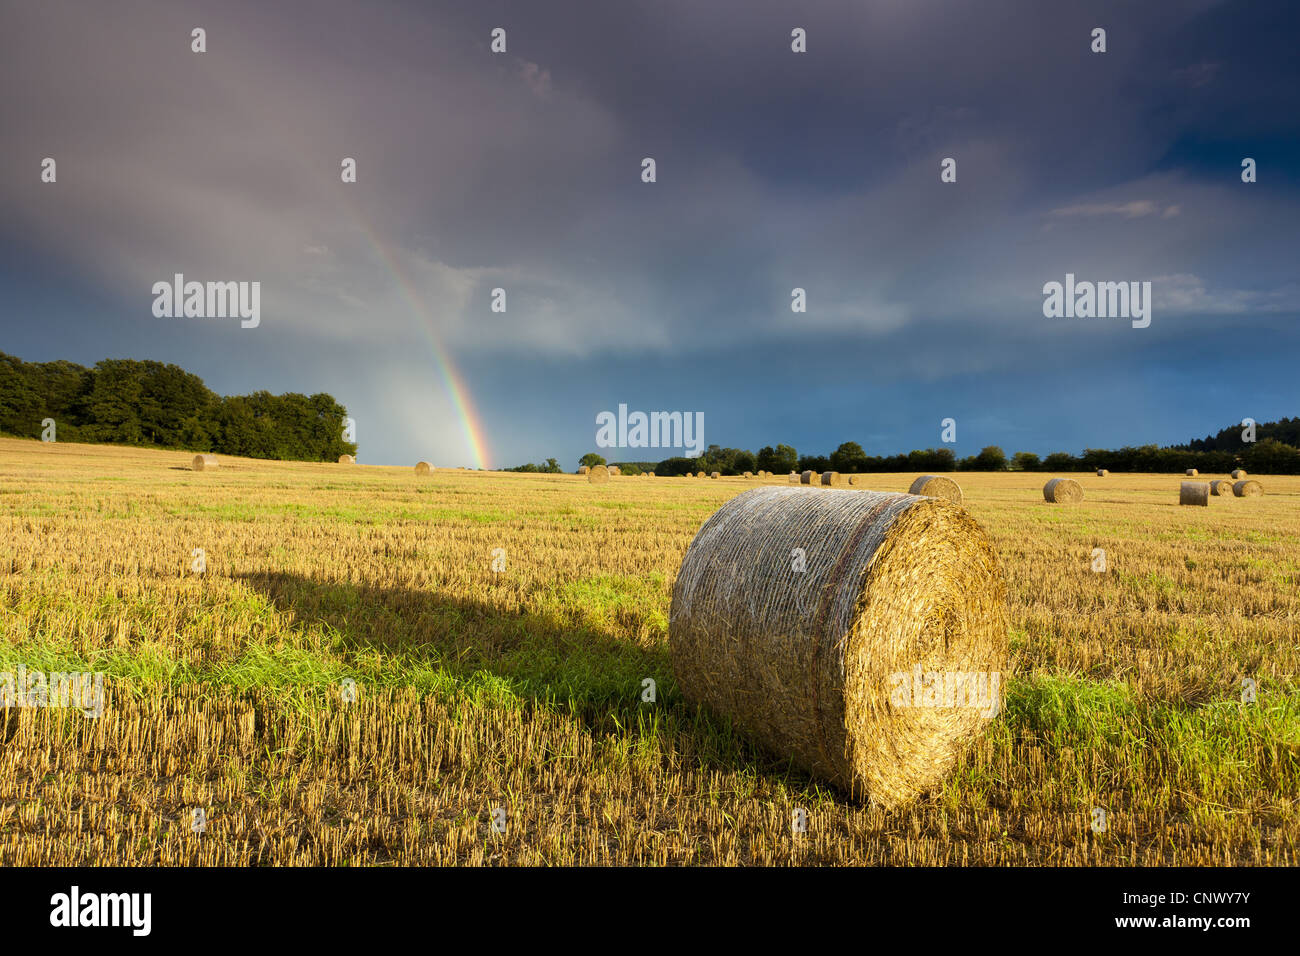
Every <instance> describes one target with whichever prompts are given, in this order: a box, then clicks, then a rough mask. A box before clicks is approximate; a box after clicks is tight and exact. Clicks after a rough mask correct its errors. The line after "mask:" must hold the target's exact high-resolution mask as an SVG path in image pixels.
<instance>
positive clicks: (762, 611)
mask: <svg viewBox="0 0 1300 956" xmlns="http://www.w3.org/2000/svg"><path fill="white" fill-rule="evenodd" d="M795 549H803V554H799V553H798V552H796V551H795ZM800 567H804V568H805V570H799V568H800ZM1005 590H1006V589H1005V585H1004V583H1003V577H1002V571H1001V568H1000V565H999V562H998V559H997V555H996V554H995V553H994V551H993V548H992V546H991V545H990V543H989V540H988V538H987V536H986V535H985V534H984V532H983V531H982V530H981V529H980V527H979V525H977V524H976V523H975V521H974V520H973V519H972V518H971V517H970V516H969V515H967V514H966V512H964V511H963V510H962V509H960V508H957V507H954V506H953V505H952V504H951V503H949V502H947V501H942V500H936V499H933V498H923V497H917V496H914V495H899V494H887V493H884V492H874V491H864V492H860V493H857V494H852V495H809V494H806V493H804V492H803V490H802V489H799V488H757V489H754V490H753V491H748V492H746V493H744V494H742V495H738V496H737V497H735V498H732V499H731V500H730V501H728V502H727V503H726V504H724V505H723V506H722V507H721V508H720V509H718V511H716V512H715V513H714V514H713V515H712V516H711V517H710V518H709V519H708V520H707V521H706V522H705V523H704V525H703V526H702V527H701V528H700V530H699V532H698V533H697V534H696V536H695V540H694V541H692V542H691V546H690V549H689V550H688V551H687V553H686V557H685V559H684V560H683V562H682V566H681V570H680V571H679V572H678V575H677V580H676V582H675V584H674V586H673V601H672V613H671V617H670V624H669V653H670V656H671V659H672V664H673V671H674V673H675V674H676V676H677V682H678V685H679V686H680V687H681V689H682V692H683V694H684V695H685V696H686V698H687V700H689V701H691V702H693V703H695V704H702V705H704V706H706V707H708V708H709V709H711V710H712V711H714V712H716V713H718V714H720V715H723V716H725V717H727V718H729V719H730V720H731V721H732V722H733V724H734V725H735V726H737V727H739V728H740V729H741V730H743V731H744V732H746V733H747V734H749V735H751V736H753V737H754V738H755V739H756V740H758V741H759V742H760V743H761V744H762V745H764V746H765V747H767V748H768V749H769V750H771V751H772V752H773V753H774V754H777V755H779V756H780V757H782V758H783V759H790V760H791V761H793V762H794V763H795V764H796V765H798V766H800V767H803V768H804V769H806V770H808V771H809V772H811V773H813V774H815V775H816V776H818V777H820V778H822V779H825V780H827V781H829V782H831V783H834V784H836V785H837V786H840V787H843V788H844V789H846V790H848V791H849V792H850V793H851V794H853V795H855V796H857V797H859V798H869V799H870V800H871V801H873V802H874V803H877V804H879V805H881V806H893V805H897V804H899V803H902V802H904V801H906V800H908V799H910V798H912V797H914V796H915V795H917V794H918V793H920V792H922V791H924V790H926V789H928V788H930V787H932V786H934V785H936V784H938V783H939V782H940V781H941V780H942V779H943V778H944V776H945V775H946V774H947V773H948V771H949V770H950V769H951V768H952V766H953V764H954V762H955V761H956V759H957V755H958V754H959V753H960V751H961V750H962V749H963V747H964V746H965V745H966V744H967V743H968V742H969V741H970V740H971V739H972V738H973V737H974V736H975V735H976V734H977V733H979V731H980V730H981V729H982V727H983V726H984V724H985V723H986V721H987V718H988V717H989V716H992V715H993V714H994V713H996V709H997V706H998V704H997V702H998V700H999V699H1000V688H1001V680H1002V675H1003V672H1004V671H1005V668H1006V661H1007V646H1008V645H1007V620H1006V612H1005ZM957 674H961V675H962V678H961V681H962V686H961V692H960V693H958V692H957V691H956V685H957V678H956V676H955V675H957ZM922 675H925V676H924V677H922ZM950 675H951V676H950ZM966 675H983V679H984V684H983V695H982V696H981V695H979V694H976V695H974V696H976V706H969V705H968V704H969V703H970V701H969V698H968V697H967V693H968V688H970V687H972V686H973V687H974V688H976V689H978V688H979V686H980V685H979V678H978V677H973V678H970V679H968V678H967V677H966ZM936 681H937V682H936ZM940 685H941V688H942V689H941V690H940V694H939V698H940V699H939V700H937V701H936V700H935V699H933V698H930V699H926V698H925V697H924V696H922V697H921V698H920V699H919V700H918V699H914V694H917V693H918V692H921V691H922V690H923V688H925V687H927V686H928V687H929V688H931V689H933V688H935V687H936V686H940ZM948 689H953V691H954V692H953V694H952V696H951V698H949V697H948V696H947V690H948ZM963 705H966V706H963Z"/></svg>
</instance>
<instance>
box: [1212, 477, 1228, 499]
mask: <svg viewBox="0 0 1300 956" xmlns="http://www.w3.org/2000/svg"><path fill="white" fill-rule="evenodd" d="M1210 494H1212V495H1216V496H1218V497H1220V498H1225V497H1227V496H1229V495H1231V494H1232V482H1231V481H1229V480H1228V479H1227V478H1216V479H1215V480H1214V481H1212V482H1210Z"/></svg>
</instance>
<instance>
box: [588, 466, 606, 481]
mask: <svg viewBox="0 0 1300 956" xmlns="http://www.w3.org/2000/svg"><path fill="white" fill-rule="evenodd" d="M587 481H589V482H591V484H593V485H598V484H601V483H602V482H606V481H609V469H608V468H606V467H605V466H604V465H597V466H596V467H594V468H592V469H591V470H590V471H588V472H587Z"/></svg>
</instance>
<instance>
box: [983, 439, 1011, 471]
mask: <svg viewBox="0 0 1300 956" xmlns="http://www.w3.org/2000/svg"><path fill="white" fill-rule="evenodd" d="M975 470H976V471H1006V470H1007V456H1006V455H1005V454H1004V453H1003V451H1002V449H1001V448H999V447H998V446H997V445H989V446H987V447H985V448H983V449H981V451H980V453H979V454H978V455H976V456H975Z"/></svg>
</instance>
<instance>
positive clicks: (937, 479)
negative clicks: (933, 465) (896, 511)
mask: <svg viewBox="0 0 1300 956" xmlns="http://www.w3.org/2000/svg"><path fill="white" fill-rule="evenodd" d="M907 493H908V494H909V495H925V496H926V497H927V498H945V499H947V500H948V501H951V502H952V503H953V504H955V505H959V504H961V503H962V500H963V499H962V493H961V485H959V484H957V482H955V481H953V480H952V479H951V478H945V477H944V476H943V475H922V476H921V477H920V478H918V479H916V481H914V482H912V487H911V488H908V489H907Z"/></svg>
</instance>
